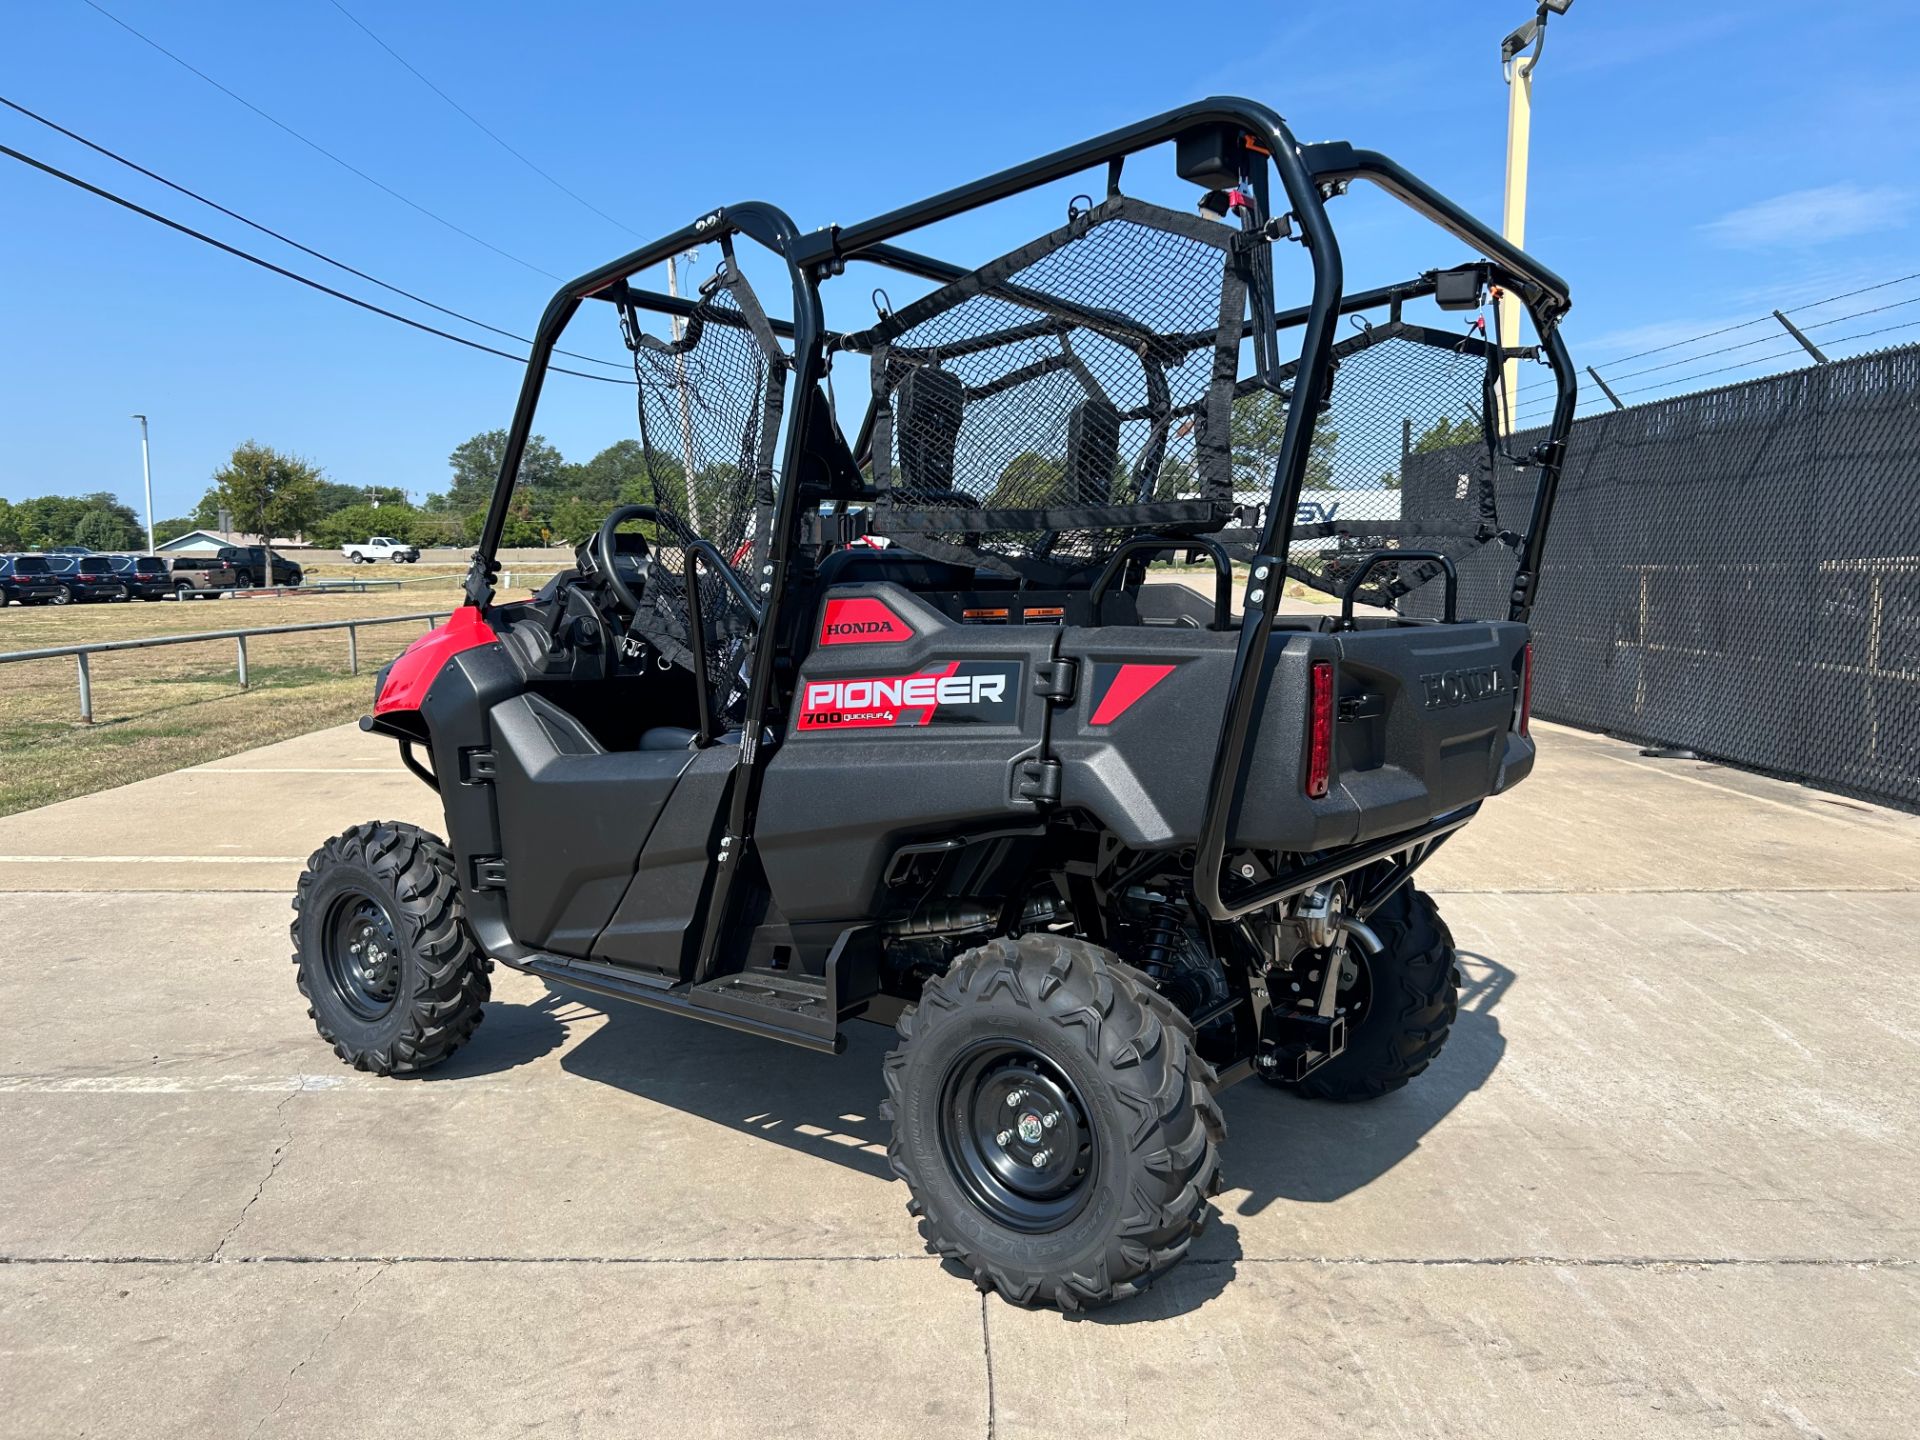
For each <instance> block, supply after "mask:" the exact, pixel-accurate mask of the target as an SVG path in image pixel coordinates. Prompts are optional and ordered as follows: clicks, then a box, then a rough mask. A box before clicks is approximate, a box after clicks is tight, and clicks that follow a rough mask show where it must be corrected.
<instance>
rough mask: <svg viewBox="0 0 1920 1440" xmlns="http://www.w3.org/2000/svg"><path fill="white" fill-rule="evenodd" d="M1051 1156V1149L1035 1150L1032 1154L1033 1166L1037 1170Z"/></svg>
mask: <svg viewBox="0 0 1920 1440" xmlns="http://www.w3.org/2000/svg"><path fill="white" fill-rule="evenodd" d="M1052 1158H1053V1151H1051V1150H1037V1151H1035V1152H1034V1156H1033V1168H1034V1169H1036V1170H1038V1169H1039V1168H1040V1167H1041V1166H1042V1165H1045V1164H1046V1163H1047V1162H1048V1161H1049V1160H1051V1159H1052Z"/></svg>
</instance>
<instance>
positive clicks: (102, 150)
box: [0, 95, 627, 372]
mask: <svg viewBox="0 0 1920 1440" xmlns="http://www.w3.org/2000/svg"><path fill="white" fill-rule="evenodd" d="M0 105H5V106H6V107H7V108H8V109H10V110H14V111H17V112H18V113H19V114H22V115H24V116H26V117H27V118H28V119H29V120H32V121H35V122H36V123H38V124H41V125H44V126H46V127H47V128H48V129H49V130H52V131H55V132H56V133H58V134H61V135H64V136H66V137H67V138H68V139H69V140H72V141H75V142H76V143H78V144H81V145H84V146H86V147H87V148H88V149H89V150H91V151H93V152H94V153H95V154H98V155H104V156H106V157H107V158H108V159H109V160H112V161H114V162H115V163H116V164H119V165H124V166H126V167H127V168H128V169H129V170H132V171H134V172H136V173H137V174H141V175H144V176H146V177H147V178H148V179H149V180H153V181H155V182H157V183H159V184H161V185H164V186H166V187H167V188H168V189H169V190H174V191H177V192H178V193H180V194H182V195H185V196H186V197H187V198H188V199H190V200H197V201H199V202H200V203H201V204H202V205H205V206H207V207H208V208H209V209H211V210H217V211H219V212H220V213H221V214H222V215H225V216H227V217H228V218H229V219H233V220H238V221H239V222H240V223H241V224H242V225H245V226H247V227H249V228H250V229H254V230H258V231H259V232H260V233H261V234H262V235H268V236H271V237H272V238H273V239H275V240H278V241H279V242H280V243H281V244H283V245H291V246H292V247H293V248H294V249H295V250H298V251H300V252H301V253H302V254H305V255H311V256H312V257H313V258H314V259H316V260H319V261H322V262H324V263H325V264H328V265H331V266H333V267H334V269H336V270H343V271H345V272H346V273H347V274H349V275H353V276H356V277H357V278H359V279H361V280H365V281H366V282H367V283H368V284H370V285H378V286H379V287H380V288H381V289H382V290H386V291H388V292H390V293H392V294H394V295H399V296H401V297H402V298H404V299H407V300H411V301H413V302H414V304H416V305H424V306H426V307H427V309H429V310H437V311H438V312H439V313H440V314H442V315H447V316H451V317H452V318H453V319H455V320H460V321H464V322H465V323H466V324H468V325H472V326H475V327H477V328H479V329H481V330H486V331H490V332H491V333H493V334H495V335H500V336H504V337H505V338H506V339H508V340H517V341H519V342H520V343H521V344H522V345H531V344H533V342H532V341H531V340H529V339H528V338H527V337H526V336H524V335H519V334H515V333H514V332H513V331H511V330H503V329H501V328H500V327H499V326H498V325H489V324H488V323H487V322H486V321H484V320H477V319H475V318H474V317H473V316H471V315H468V314H466V313H464V312H463V311H459V310H454V309H450V308H449V307H447V306H445V305H441V304H438V303H437V302H435V301H432V300H429V299H427V298H426V296H424V295H416V294H414V292H413V291H411V290H407V289H403V288H402V287H400V286H398V285H394V284H391V283H389V282H388V281H385V280H382V279H381V278H380V277H379V276H377V275H369V274H368V273H367V272H366V271H364V270H360V269H356V268H355V267H354V266H352V265H349V264H347V262H346V261H344V260H336V259H334V257H333V256H331V255H329V254H327V253H326V252H325V251H322V250H316V249H314V248H313V247H312V246H311V245H303V244H301V243H300V242H299V241H298V240H296V239H294V238H293V237H292V236H291V235H286V234H282V233H281V232H280V231H278V230H275V229H274V228H273V227H272V226H270V225H263V224H261V223H260V222H259V221H258V220H253V219H249V218H248V217H247V216H245V215H242V214H241V213H240V212H239V211H238V210H233V209H229V208H228V207H227V206H225V205H222V204H221V203H220V202H219V201H218V200H212V199H209V198H208V197H207V196H205V195H202V194H201V193H200V192H199V191H197V190H191V189H188V188H187V187H186V186H185V185H182V184H179V183H178V182H177V181H173V180H169V179H168V178H167V177H166V176H164V175H162V174H160V173H159V172H158V171H156V170H149V169H148V168H147V167H146V166H144V165H142V164H140V163H139V162H138V161H137V160H129V159H128V158H127V157H126V156H124V155H122V154H120V153H119V152H118V151H117V150H111V149H109V148H107V147H106V146H105V145H101V144H99V143H97V142H96V141H93V140H89V139H88V138H87V137H86V136H84V135H82V134H80V133H79V132H78V131H75V130H69V129H68V128H67V127H66V126H64V125H62V124H60V123H59V122H58V121H56V120H49V119H48V118H47V117H46V116H44V115H41V114H39V113H37V112H35V111H32V110H29V109H28V108H27V107H26V106H24V105H22V104H20V103H19V102H18V101H17V100H9V99H8V98H7V97H6V96H4V95H0ZM554 353H555V354H557V355H568V356H571V357H572V358H573V359H575V360H585V361H587V362H588V363H589V364H592V365H604V366H606V367H607V368H608V369H609V370H619V371H622V372H624V371H625V370H626V369H627V367H626V366H625V365H624V364H621V363H619V362H617V361H613V360H602V359H600V358H599V357H598V356H594V355H583V354H581V353H580V352H579V351H577V350H559V349H556V350H555V352H554Z"/></svg>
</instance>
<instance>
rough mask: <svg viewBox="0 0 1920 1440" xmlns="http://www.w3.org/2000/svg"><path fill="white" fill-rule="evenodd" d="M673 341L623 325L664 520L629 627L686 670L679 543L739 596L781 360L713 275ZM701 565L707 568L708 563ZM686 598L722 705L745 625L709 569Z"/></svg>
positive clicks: (749, 558) (752, 305) (764, 501)
mask: <svg viewBox="0 0 1920 1440" xmlns="http://www.w3.org/2000/svg"><path fill="white" fill-rule="evenodd" d="M718 278H719V279H720V280H721V281H722V282H724V283H720V284H717V285H716V286H714V287H712V288H711V289H710V290H709V293H707V294H704V295H703V296H702V297H701V299H700V301H699V303H698V305H697V306H696V307H695V310H694V312H693V314H692V316H691V317H689V318H688V319H687V320H686V321H685V322H684V324H683V327H682V331H681V335H680V338H679V339H678V340H675V341H672V342H664V341H660V340H657V339H654V338H652V337H649V336H646V335H644V334H642V333H641V332H640V331H639V330H638V328H637V326H636V325H633V324H632V323H629V325H628V329H627V334H628V337H629V344H630V345H631V347H632V349H633V353H634V378H635V380H636V381H637V382H638V388H639V422H640V432H641V440H642V444H643V447H644V453H645V457H646V469H647V476H648V481H649V484H650V487H651V490H652V494H653V503H654V504H655V505H657V506H659V508H660V509H661V510H662V511H664V512H665V513H666V514H667V515H668V516H669V517H671V518H670V519H669V520H668V522H667V523H665V524H662V525H660V526H659V527H657V533H655V534H654V535H653V536H652V538H651V544H652V547H653V553H654V560H653V568H652V573H651V575H650V577H649V580H648V584H647V591H646V601H647V606H648V613H646V614H643V615H642V616H641V617H640V618H639V621H638V628H639V629H640V630H641V632H642V633H643V634H644V635H645V636H646V638H647V639H648V640H649V641H650V642H652V644H653V646H654V648H655V649H657V650H658V651H659V652H660V653H661V654H662V655H664V656H665V657H666V658H667V659H668V660H670V661H673V662H675V663H677V664H681V665H687V666H691V664H692V659H693V656H692V650H691V635H690V630H689V618H690V616H689V606H688V598H687V588H686V584H685V580H684V575H685V566H686V560H687V549H686V544H685V541H686V540H687V539H688V538H690V537H694V536H698V537H701V538H704V539H706V540H709V541H711V542H712V543H713V545H714V548H715V549H716V550H717V551H718V552H719V555H720V557H721V559H722V560H723V561H724V562H725V563H726V564H728V565H729V566H730V567H731V568H732V569H733V571H734V572H735V574H736V575H737V576H739V577H740V579H741V580H742V582H743V583H744V584H745V585H746V588H747V590H748V591H749V592H752V591H753V590H754V588H755V587H754V584H753V583H752V577H753V576H754V575H755V574H756V572H757V568H758V564H759V562H760V558H761V551H762V550H763V549H764V546H765V536H766V530H767V523H768V519H769V516H770V514H771V506H772V503H773V459H774V450H775V447H776V445H777V444H778V441H779V432H780V416H781V413H782V410H783V401H784V390H783V386H784V384H785V379H786V371H787V360H786V357H785V356H784V355H783V354H782V353H781V352H780V351H779V349H778V347H777V345H776V344H775V342H774V340H773V337H772V334H771V332H769V331H766V330H765V329H764V327H758V326H756V325H754V324H751V323H749V322H750V319H752V320H757V319H759V317H760V312H759V309H758V304H757V301H755V299H754V297H753V294H752V292H751V290H749V289H748V288H747V286H746V281H745V280H744V279H743V278H741V277H740V276H739V275H738V273H737V272H735V271H733V270H732V269H731V267H730V266H723V268H722V271H721V275H720V277H718ZM710 558H711V557H709V559H710ZM695 589H696V590H697V592H698V595H699V604H700V609H701V612H702V614H703V615H704V617H705V622H706V637H707V641H708V644H707V675H708V680H709V683H710V684H712V685H713V687H714V689H715V692H716V694H717V695H718V696H719V697H721V698H722V700H723V702H724V699H725V697H726V696H727V695H728V694H729V693H730V692H731V691H732V690H733V688H735V686H736V684H737V680H738V673H739V659H740V656H739V651H740V642H742V641H743V640H744V638H745V637H746V636H747V635H748V634H749V633H750V629H751V625H750V617H749V616H748V614H747V613H746V611H745V609H744V607H742V606H741V605H740V604H739V602H738V600H737V599H736V598H735V596H734V594H733V592H732V591H731V590H730V589H729V588H728V586H727V585H726V584H725V583H724V581H723V580H722V579H721V578H720V577H719V575H718V574H717V573H716V572H715V571H714V570H713V569H712V568H711V566H710V565H709V566H707V567H703V568H702V569H701V570H700V572H699V579H698V580H697V581H696V584H695Z"/></svg>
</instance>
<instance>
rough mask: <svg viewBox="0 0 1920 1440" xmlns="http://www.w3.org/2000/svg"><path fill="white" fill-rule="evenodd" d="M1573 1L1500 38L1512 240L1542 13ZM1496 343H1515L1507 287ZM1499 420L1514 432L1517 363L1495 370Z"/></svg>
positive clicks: (1504, 206)
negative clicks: (1496, 371)
mask: <svg viewBox="0 0 1920 1440" xmlns="http://www.w3.org/2000/svg"><path fill="white" fill-rule="evenodd" d="M1572 5H1573V0H1543V3H1542V4H1541V6H1540V9H1539V10H1538V11H1537V12H1536V13H1535V15H1534V17H1533V19H1531V20H1529V21H1527V23H1526V24H1524V25H1522V26H1521V27H1520V28H1519V29H1517V30H1515V31H1514V32H1513V33H1512V34H1510V35H1508V36H1507V38H1506V39H1504V40H1502V41H1501V42H1500V69H1501V71H1502V73H1503V74H1505V76H1506V78H1507V186H1506V193H1505V196H1504V198H1503V200H1502V203H1501V207H1500V233H1501V234H1502V235H1504V236H1505V237H1506V238H1507V239H1508V240H1509V241H1511V242H1512V243H1513V245H1514V248H1515V249H1525V248H1526V243H1527V146H1528V142H1529V140H1530V139H1531V136H1532V131H1533V72H1534V69H1535V67H1537V66H1538V65H1539V64H1540V56H1541V54H1542V53H1543V52H1544V51H1545V50H1546V48H1547V16H1548V15H1549V14H1553V15H1564V14H1566V13H1567V11H1568V9H1569V8H1570V7H1571V6H1572ZM1500 343H1501V344H1502V345H1517V344H1519V343H1520V301H1519V300H1518V299H1517V298H1516V297H1515V296H1514V294H1513V292H1512V290H1511V289H1507V290H1503V291H1502V292H1501V295H1500ZM1500 382H1501V383H1500V411H1501V413H1500V424H1501V428H1502V429H1503V430H1505V432H1506V433H1507V434H1509V435H1511V434H1512V433H1513V409H1514V391H1515V388H1516V387H1517V386H1518V385H1519V383H1520V362H1519V361H1518V360H1508V361H1507V362H1506V363H1505V364H1504V365H1502V367H1501V371H1500Z"/></svg>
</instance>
